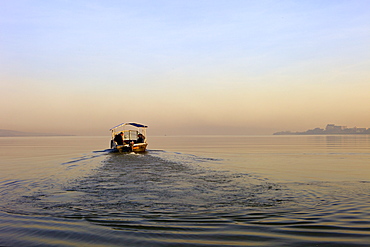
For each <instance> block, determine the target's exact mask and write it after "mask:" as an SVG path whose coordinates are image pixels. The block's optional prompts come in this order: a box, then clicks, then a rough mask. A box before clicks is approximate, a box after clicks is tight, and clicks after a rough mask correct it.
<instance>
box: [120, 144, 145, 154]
mask: <svg viewBox="0 0 370 247" xmlns="http://www.w3.org/2000/svg"><path fill="white" fill-rule="evenodd" d="M147 146H148V144H147V143H135V144H133V145H130V144H125V145H117V146H115V147H114V149H116V150H117V151H118V152H121V153H124V152H134V153H143V152H145V151H146V147H147Z"/></svg>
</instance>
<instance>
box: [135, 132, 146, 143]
mask: <svg viewBox="0 0 370 247" xmlns="http://www.w3.org/2000/svg"><path fill="white" fill-rule="evenodd" d="M137 136H138V138H137V141H136V143H143V142H144V140H145V136H143V135H142V134H138V135H137Z"/></svg>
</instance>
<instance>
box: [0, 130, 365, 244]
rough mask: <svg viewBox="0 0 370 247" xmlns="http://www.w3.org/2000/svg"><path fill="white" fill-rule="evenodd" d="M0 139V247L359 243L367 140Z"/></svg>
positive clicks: (357, 137) (362, 235)
mask: <svg viewBox="0 0 370 247" xmlns="http://www.w3.org/2000/svg"><path fill="white" fill-rule="evenodd" d="M109 141H110V140H109V137H77V136H74V137H25V138H20V137H16V138H12V137H1V138H0V155H1V160H0V246H369V245H370V136H366V135H362V136H361V135H347V136H187V137H184V136H177V137H170V136H162V137H150V138H149V140H148V141H149V146H148V148H149V151H148V152H147V153H146V154H140V155H139V154H117V153H116V154H114V153H109V152H107V150H106V149H107V148H108V147H109Z"/></svg>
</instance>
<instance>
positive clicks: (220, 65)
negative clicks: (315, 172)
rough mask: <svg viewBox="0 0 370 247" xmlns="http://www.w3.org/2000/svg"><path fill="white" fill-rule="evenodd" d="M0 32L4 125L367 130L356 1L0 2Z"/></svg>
mask: <svg viewBox="0 0 370 247" xmlns="http://www.w3.org/2000/svg"><path fill="white" fill-rule="evenodd" d="M0 32H1V38H0V53H1V57H0V66H1V68H0V80H1V81H0V88H1V99H0V105H1V106H0V111H1V115H2V119H1V124H0V128H3V129H14V130H24V131H38V132H45V131H47V132H57V133H68V134H96V135H100V134H109V133H108V132H107V130H108V129H109V128H110V127H112V126H114V125H117V124H119V123H121V122H126V121H137V122H141V123H144V124H147V125H149V127H150V131H153V133H154V134H201V133H205V134H220V133H221V134H229V133H239V134H271V133H273V132H275V131H280V130H293V131H299V130H305V129H308V128H314V127H325V125H326V124H327V123H335V124H339V125H347V126H349V127H352V126H358V127H370V124H369V123H370V114H369V111H370V104H369V103H370V102H369V101H370V97H369V96H370V70H369V68H370V2H369V1H299V2H298V1H185V0H184V1H67V0H65V1H32V2H30V1H2V2H1V3H0ZM224 127H227V130H223V128H224Z"/></svg>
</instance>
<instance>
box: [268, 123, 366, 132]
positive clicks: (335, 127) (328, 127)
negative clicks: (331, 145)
mask: <svg viewBox="0 0 370 247" xmlns="http://www.w3.org/2000/svg"><path fill="white" fill-rule="evenodd" d="M273 135H370V128H357V127H353V128H347V126H338V125H335V124H328V125H326V127H325V129H321V128H315V129H310V130H306V131H303V132H292V131H280V132H276V133H274V134H273Z"/></svg>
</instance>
